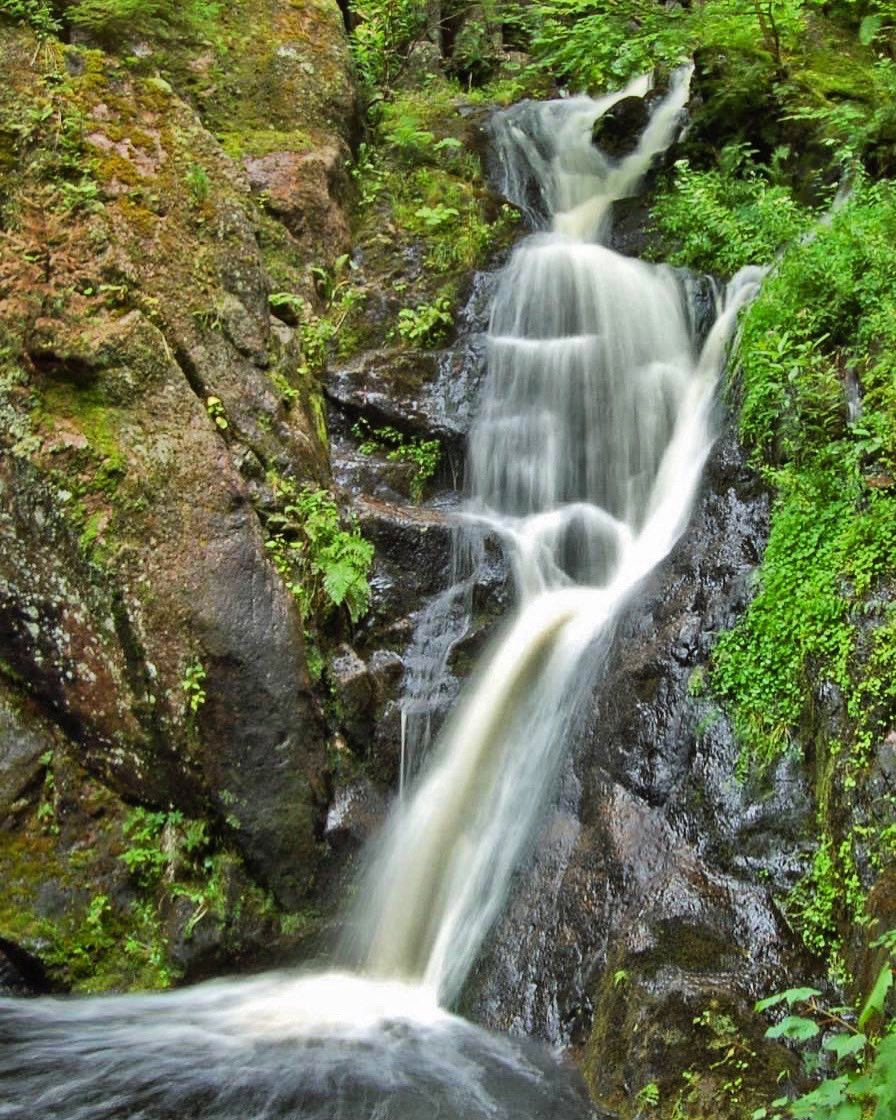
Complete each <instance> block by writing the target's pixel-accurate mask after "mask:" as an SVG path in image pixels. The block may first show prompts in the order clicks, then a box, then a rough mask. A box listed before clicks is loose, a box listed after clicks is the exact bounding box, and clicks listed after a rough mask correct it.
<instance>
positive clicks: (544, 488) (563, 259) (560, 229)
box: [357, 72, 758, 1006]
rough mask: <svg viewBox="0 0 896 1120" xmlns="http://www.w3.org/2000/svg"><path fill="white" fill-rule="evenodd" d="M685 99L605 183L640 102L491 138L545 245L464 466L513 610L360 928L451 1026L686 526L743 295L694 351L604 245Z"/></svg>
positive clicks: (515, 303)
mask: <svg viewBox="0 0 896 1120" xmlns="http://www.w3.org/2000/svg"><path fill="white" fill-rule="evenodd" d="M688 77H689V74H688V73H687V72H681V73H679V74H678V75H677V76H676V80H675V82H674V83H673V86H672V89H671V91H670V92H669V94H668V95H667V96H666V97H665V99H663V100H662V101H661V102H660V104H659V105H658V107H657V109H656V110H655V112H654V114H653V117H652V119H651V123H650V125H649V126H648V128H647V129H646V130H645V132H644V135H643V136H642V138H641V141H640V143H639V145H638V147H637V148H636V150H635V151H634V152H633V153H632V154H631V155H630V156H629V157H627V158H625V159H623V160H621V161H620V162H619V163H618V164H614V163H611V162H608V161H606V160H605V159H604V158H603V156H602V155H601V154H600V153H599V152H598V150H597V149H596V148H595V147H594V146H593V145H592V143H591V127H592V124H593V122H594V119H595V117H596V116H597V115H598V114H599V113H600V112H602V111H604V110H605V109H607V108H609V107H610V105H612V104H613V103H614V102H615V101H617V100H619V99H620V98H621V97H624V96H628V95H629V94H631V93H632V92H636V91H637V92H639V93H644V92H646V89H644V87H643V86H640V85H639V86H638V87H637V90H636V89H635V87H629V89H627V90H623V91H621V92H619V93H617V94H614V95H611V96H609V97H607V98H604V99H602V100H601V101H599V102H595V101H592V100H591V99H589V98H584V97H582V98H574V99H571V100H568V101H559V102H548V103H541V104H538V103H524V104H523V105H520V106H517V107H516V108H514V109H511V110H508V111H507V112H506V113H504V114H500V115H499V116H498V118H497V121H496V124H495V129H494V131H495V138H496V142H497V144H498V145H499V153H500V158H501V162H502V166H503V169H504V176H505V179H504V184H503V187H504V192H505V193H506V194H507V196H508V197H510V198H512V199H514V198H515V199H517V200H521V201H522V200H524V199H525V198H526V197H527V195H529V194H531V190H532V183H533V182H534V183H536V184H537V185H538V186H539V187H540V189H541V197H542V200H543V202H544V203H545V204H546V205H547V208H548V213H549V220H550V226H551V228H550V231H545V232H538V233H536V234H534V235H533V236H531V237H529V238H527V239H526V240H525V241H524V242H523V243H522V244H521V245H520V246H519V247H518V248H517V250H516V252H515V253H514V255H513V257H512V259H511V261H510V264H509V265H508V267H507V269H506V270H505V273H504V275H503V277H502V280H501V282H500V285H499V288H498V292H497V295H496V298H495V303H494V307H493V311H492V317H491V325H490V331H489V374H488V380H487V383H486V386H485V391H484V397H483V401H482V404H481V408H480V413H479V418H478V420H477V422H476V424H475V426H474V429H473V431H472V433H471V438H470V448H469V473H470V489H471V495H472V496H471V499H470V502H469V506H468V514H467V516H468V517H469V518H471V519H475V520H476V521H477V522H479V523H480V524H484V525H486V526H487V527H488V529H490V530H491V531H492V532H494V533H497V534H498V535H499V536H500V537H501V538H502V540H503V541H504V543H505V548H506V551H507V555H508V559H509V561H510V564H511V566H512V569H513V572H514V576H515V582H516V585H517V589H518V595H519V607H518V609H517V610H516V613H515V615H514V617H513V618H512V619H511V620H510V622H509V624H508V625H507V628H506V630H505V632H504V634H503V636H502V638H501V640H500V642H499V643H498V645H497V646H496V647H495V648H494V649H493V650H492V651H491V654H490V655H489V656H488V658H487V659H486V661H485V664H484V665H483V666H482V667H481V668H480V669H479V670H478V672H477V673H476V675H475V677H474V681H473V683H472V685H471V687H470V689H469V691H468V693H467V694H466V696H465V697H464V698H463V699H462V701H461V703H460V704H459V706H458V708H457V710H456V711H455V712H454V714H453V715H452V717H451V718H450V719H449V721H448V723H447V726H446V728H445V729H444V731H443V733H442V736H441V740H440V742H439V743H438V745H437V747H436V748H435V750H434V752H433V755H432V759H431V763H430V765H429V767H428V769H427V770H425V772H424V773H423V775H422V777H421V780H420V782H419V784H418V786H417V789H416V792H415V793H414V795H413V796H412V797H411V798H409V799H407V800H405V801H404V802H402V803H401V804H399V805H398V807H397V808H396V810H395V812H394V814H393V816H392V819H391V821H390V823H389V825H388V828H387V830H386V833H385V835H384V837H383V839H382V841H381V845H380V849H379V851H378V852H377V854H376V856H375V859H374V861H373V864H372V867H371V869H370V872H369V875H368V878H367V882H366V883H365V885H364V889H363V891H362V894H361V902H360V904H359V906H358V911H357V925H358V927H359V930H360V933H359V934H358V935H357V936H358V939H359V941H360V944H361V952H360V957H361V959H362V960H363V962H364V968H365V970H366V971H368V972H369V973H371V974H373V975H374V976H381V977H400V978H402V979H404V980H408V981H418V982H420V983H422V984H423V985H425V986H427V987H429V988H431V989H432V991H433V992H434V993H435V995H436V997H437V998H438V1000H439V1002H441V1003H443V1004H445V1005H448V1006H450V1005H451V1004H452V1003H453V1001H454V1000H455V999H456V998H457V996H458V994H459V992H460V990H461V987H462V985H463V983H464V981H465V979H466V977H467V975H468V974H469V971H470V968H471V967H472V965H473V963H474V961H475V960H476V957H477V955H478V953H479V950H480V948H481V946H482V942H483V940H484V938H485V936H486V935H487V933H488V931H489V929H490V928H491V926H492V924H493V923H494V921H495V919H496V917H497V916H498V914H499V913H500V911H501V909H502V907H503V904H504V901H505V899H506V895H507V891H508V889H509V885H510V879H511V876H512V874H513V872H514V870H515V869H516V868H517V867H518V866H519V863H520V861H521V859H522V858H523V856H524V855H525V852H526V848H527V845H528V844H529V843H530V842H531V841H532V839H533V836H534V834H535V831H536V829H537V827H538V823H539V821H540V819H541V816H542V812H543V809H544V804H545V800H546V799H547V798H548V797H549V796H550V794H551V792H552V791H553V787H554V778H555V776H556V773H557V770H558V767H559V764H560V762H561V761H562V759H563V757H564V754H565V751H566V748H567V746H568V743H569V739H570V737H571V734H572V730H573V728H574V726H575V723H576V719H577V717H578V715H579V714H580V710H581V705H582V704H583V703H584V702H586V701H587V699H588V697H589V696H590V694H591V686H592V684H593V681H594V679H595V676H596V674H597V673H598V672H599V671H600V667H601V664H602V658H603V656H604V654H605V652H606V647H607V645H608V642H609V638H610V635H611V628H612V623H613V621H614V619H615V618H616V616H617V615H618V613H619V610H620V607H621V606H622V604H623V603H624V602H625V601H626V598H627V596H628V595H629V594H630V592H631V591H632V589H633V588H634V587H636V586H637V584H638V583H639V582H640V581H641V580H642V579H643V578H644V576H645V575H647V573H648V572H650V571H651V570H652V569H653V568H654V567H655V566H656V565H657V564H658V563H659V562H660V561H661V560H662V559H663V557H664V556H666V554H667V553H668V552H669V550H670V548H671V547H672V545H673V544H674V543H675V541H676V540H677V539H678V537H679V535H680V534H681V531H682V529H683V528H684V527H685V525H686V523H687V518H688V514H689V512H690V509H691V505H692V502H693V497H694V493H695V491H696V488H697V484H698V482H699V478H700V473H701V469H702V466H703V463H704V461H705V458H706V455H707V453H708V451H709V448H710V446H711V442H712V435H711V431H710V424H709V416H710V409H711V403H712V399H713V394H714V390H715V384H716V379H717V376H718V373H719V371H720V367H721V365H722V362H723V358H724V346H725V342H726V341H727V339H728V337H729V334H730V331H731V327H732V325H733V321H734V318H735V316H736V313H737V310H738V308H739V307H740V306H741V304H742V303H743V301H744V300H745V299H747V298H749V295H750V294H751V293H752V291H753V290H755V286H756V283H757V281H758V270H755V271H754V270H751V271H748V272H746V273H745V274H743V275H741V276H739V277H738V278H737V279H736V280H735V281H734V282H732V285H730V286H729V291H728V293H726V296H725V297H724V300H723V305H722V306H720V308H719V315H718V317H717V319H716V322H715V325H714V326H713V328H712V330H711V332H710V334H709V337H708V338H707V340H706V342H705V343H704V344H703V346H702V347H699V346H698V344H697V341H696V340H695V338H694V335H693V330H692V326H691V316H690V314H689V309H688V305H687V292H686V289H685V287H684V285H683V282H682V279H681V277H680V276H679V275H678V274H676V273H675V272H674V271H673V270H671V269H668V268H663V267H655V266H649V265H645V264H643V263H641V262H640V261H636V260H631V259H629V258H626V257H623V256H621V255H619V254H618V253H615V252H613V251H612V250H611V249H608V248H606V247H605V246H604V245H602V244H601V243H600V241H599V238H600V237H601V236H603V235H604V234H605V233H606V226H607V221H608V213H609V209H610V205H611V203H612V202H613V201H614V200H615V199H617V198H622V197H626V196H628V195H630V194H631V193H633V192H634V190H635V188H636V187H637V184H638V182H639V181H640V179H641V178H642V176H643V174H644V173H645V171H646V170H647V169H648V167H649V165H650V163H651V161H652V159H653V158H654V157H655V156H656V154H657V153H658V152H661V151H663V150H664V149H665V148H666V147H668V145H669V143H670V141H671V140H672V139H673V138H674V135H675V134H676V132H677V130H678V128H679V119H680V114H681V110H682V107H683V105H684V102H685V100H686V97H687V80H688Z"/></svg>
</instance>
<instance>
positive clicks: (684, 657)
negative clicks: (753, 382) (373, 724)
mask: <svg viewBox="0 0 896 1120" xmlns="http://www.w3.org/2000/svg"><path fill="white" fill-rule="evenodd" d="M767 518H768V501H767V497H766V495H765V494H764V493H763V492H762V490H761V489H760V487H759V485H758V482H757V480H756V479H755V477H754V476H752V475H751V473H750V472H749V470H748V469H747V468H746V467H745V465H744V462H743V458H742V456H741V454H740V452H739V451H738V449H737V448H736V446H735V444H734V443H733V441H732V440H731V439H730V438H726V439H723V440H722V441H721V442H720V443H719V445H718V446H717V447H716V449H715V451H714V453H713V456H712V458H711V462H710V464H709V466H708V470H707V476H706V481H705V484H704V490H703V495H702V497H701V499H700V500H699V503H698V506H697V509H696V510H695V513H694V516H693V519H692V523H691V526H690V528H689V529H688V530H687V532H686V533H685V535H684V537H683V538H682V540H681V541H680V542H679V544H678V546H677V547H676V548H675V550H674V551H673V553H672V554H671V555H670V556H669V557H668V559H667V560H666V562H665V563H664V564H663V565H661V567H660V568H659V569H658V570H657V571H656V572H654V573H653V575H652V576H651V577H650V579H649V581H648V583H647V585H645V586H644V587H642V588H641V590H640V592H639V594H638V595H637V597H636V598H635V599H634V600H633V601H632V603H631V604H630V606H629V608H628V610H627V611H626V612H625V614H624V616H623V617H622V618H621V619H620V621H619V624H618V629H617V633H616V636H615V639H614V642H613V647H612V650H611V653H610V657H609V662H608V671H607V674H606V676H605V679H604V680H603V681H602V683H601V684H600V685H599V686H598V688H597V691H596V693H595V696H594V699H593V702H592V705H591V709H590V712H589V713H588V714H587V715H586V716H585V717H584V727H583V733H582V737H581V741H580V743H579V744H578V745H577V747H576V752H575V756H574V758H572V759H571V760H570V762H569V765H568V767H567V772H566V774H565V777H564V779H563V781H562V783H561V789H560V793H559V798H558V802H557V805H556V807H555V809H554V810H553V813H552V815H551V816H550V818H549V820H548V821H547V823H546V825H545V828H544V830H543V833H542V835H541V837H540V839H539V841H538V843H537V844H536V846H535V850H534V852H533V855H532V857H531V860H530V863H529V866H528V867H527V868H525V869H524V870H523V871H521V872H520V874H519V876H518V884H517V887H516V890H515V892H514V895H513V897H512V899H511V903H510V906H509V908H508V911H507V913H506V915H505V917H504V918H503V920H502V921H501V923H500V924H499V926H498V928H497V929H496V931H495V933H494V935H493V937H492V940H491V945H490V947H489V949H488V951H487V953H486V955H485V957H484V959H483V961H482V963H481V965H480V968H479V969H478V972H477V975H476V977H474V980H473V982H472V983H471V985H470V989H469V991H468V993H467V996H466V1006H467V1008H468V1009H469V1010H471V1011H472V1012H473V1013H474V1014H476V1015H479V1016H482V1017H483V1019H484V1021H485V1022H487V1023H488V1024H490V1025H492V1026H496V1027H500V1028H502V1029H511V1030H518V1031H526V1032H534V1033H536V1034H539V1035H541V1036H543V1037H546V1038H548V1039H550V1040H552V1041H554V1042H566V1043H572V1044H573V1046H574V1047H576V1048H579V1047H581V1048H583V1049H582V1053H583V1058H584V1061H585V1065H586V1071H587V1073H588V1076H589V1079H590V1082H591V1085H592V1089H593V1090H594V1091H595V1093H596V1095H597V1099H598V1100H601V1101H604V1102H605V1103H620V1102H621V1101H624V1100H626V1099H628V1098H629V1096H630V1093H631V1092H634V1091H636V1090H637V1088H638V1087H639V1086H640V1085H643V1084H645V1083H646V1082H647V1081H650V1080H658V1081H660V1082H661V1083H663V1079H664V1078H665V1079H666V1082H667V1085H668V1086H671V1085H672V1081H673V1080H674V1079H677V1084H676V1088H680V1071H681V1070H682V1069H687V1068H689V1067H690V1066H691V1065H692V1064H693V1063H695V1062H697V1061H698V1059H699V1055H698V1056H696V1057H695V1055H694V1053H693V1052H692V1051H693V1048H694V1046H695V1032H694V1031H693V1029H690V1028H691V1024H692V1021H693V1019H694V1018H695V1017H698V1016H700V1015H701V1014H702V1013H703V1012H704V1011H705V1010H706V1008H709V1007H711V1006H712V1007H717V1005H718V1006H721V1004H719V1001H720V1000H722V1002H723V1004H724V1014H726V1015H729V1017H730V1016H731V1015H734V1016H735V1017H736V1018H737V1021H738V1022H739V1023H741V1024H744V1023H745V1024H746V1026H744V1030H748V1031H753V1033H754V1034H755V1033H756V1031H757V1030H758V1034H757V1035H756V1037H757V1038H761V1033H762V1031H761V1029H758V1028H757V1027H756V1025H755V1023H754V1024H753V1025H752V1026H750V1022H751V1020H750V1006H751V1003H752V1001H753V1000H755V998H757V997H758V995H760V994H762V993H763V992H767V991H768V990H773V989H774V985H775V983H776V979H777V978H779V977H780V975H781V972H782V970H783V968H784V967H785V966H786V965H787V964H788V963H789V962H792V961H793V960H794V959H795V954H794V950H793V949H792V947H791V945H790V941H789V936H788V933H787V931H786V928H785V927H783V925H782V922H781V920H780V918H779V915H778V913H777V910H776V908H775V906H774V904H773V901H772V897H773V895H774V894H776V893H778V892H780V891H782V890H785V889H786V888H787V887H788V886H790V885H792V884H793V882H794V881H795V878H796V876H797V874H798V868H799V866H800V858H799V857H800V856H801V854H804V853H805V845H806V842H807V837H808V836H809V834H810V829H809V825H810V820H811V807H810V801H809V797H808V791H807V789H806V785H805V782H804V780H803V779H802V777H801V776H800V775H799V774H798V773H796V772H795V770H794V769H793V768H791V767H789V766H788V765H787V764H786V763H782V764H781V765H780V766H779V768H778V769H777V770H776V771H775V772H774V773H773V774H771V775H769V776H768V778H767V779H766V780H765V781H763V782H759V781H748V782H746V783H744V784H740V783H739V782H738V781H737V780H736V779H735V778H734V777H733V775H734V773H735V770H736V760H737V747H736V744H735V742H734V738H733V735H732V733H731V729H730V727H729V726H728V724H727V722H726V721H725V719H724V717H723V716H722V714H721V713H720V712H719V711H717V710H716V709H715V708H714V706H713V704H712V703H711V701H710V700H709V699H706V698H704V697H703V695H702V689H703V679H704V678H703V674H704V672H705V669H704V666H705V665H706V662H707V658H708V655H709V652H710V650H711V647H712V644H713V641H714V637H715V635H716V634H717V633H719V632H720V631H721V630H723V629H725V628H727V627H728V626H730V625H731V623H732V622H733V620H734V617H735V616H736V614H737V612H739V611H740V610H741V609H742V608H743V606H744V605H745V603H746V601H747V600H748V598H749V594H750V590H749V587H750V575H751V572H752V571H753V569H754V568H755V566H756V564H757V563H758V560H759V555H760V552H761V549H762V547H763V543H764V540H765V534H766V532H767ZM613 975H615V976H616V977H617V985H616V986H615V987H614V985H613V983H612V982H611V980H610V978H611V977H612V976H613ZM620 986H621V987H622V990H621V991H620ZM714 1001H715V1002H714ZM620 1008H622V1009H623V1014H624V1016H627V1018H626V1025H625V1027H624V1031H623V1033H622V1035H621V1037H622V1038H624V1039H625V1040H626V1041H625V1044H624V1045H621V1044H619V1043H618V1041H617V1043H616V1044H615V1045H610V1041H609V1040H610V1039H611V1038H612V1036H613V1030H614V1029H615V1028H612V1027H610V1026H608V1024H611V1023H612V1024H615V1027H616V1028H620V1029H621V1024H620V1021H619V1014H620ZM717 1009H718V1008H717ZM719 1014H722V1012H721V1011H719ZM639 1023H640V1024H641V1025H640V1026H639V1025H638V1024H639ZM647 1023H651V1024H655V1029H653V1028H652V1029H651V1031H650V1041H649V1043H648V1042H647V1041H646V1039H645V1038H644V1029H645V1028H644V1024H647ZM676 1024H678V1025H677V1026H676ZM633 1040H635V1041H633ZM629 1043H631V1044H632V1045H631V1046H630V1045H629ZM642 1043H643V1045H642ZM707 1045H709V1043H708V1042H707ZM706 1064H709V1063H706ZM632 1086H634V1088H632Z"/></svg>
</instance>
